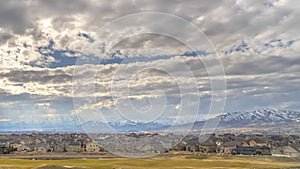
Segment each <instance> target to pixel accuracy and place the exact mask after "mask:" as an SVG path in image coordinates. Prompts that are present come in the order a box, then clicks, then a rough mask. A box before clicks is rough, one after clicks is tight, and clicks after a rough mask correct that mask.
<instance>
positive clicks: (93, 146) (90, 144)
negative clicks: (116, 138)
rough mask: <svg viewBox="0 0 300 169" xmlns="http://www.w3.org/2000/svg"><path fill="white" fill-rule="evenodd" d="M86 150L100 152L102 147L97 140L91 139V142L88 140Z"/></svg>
mask: <svg viewBox="0 0 300 169" xmlns="http://www.w3.org/2000/svg"><path fill="white" fill-rule="evenodd" d="M85 151H87V152H99V151H100V147H99V145H98V144H96V143H95V142H92V141H90V142H87V143H86V144H85Z"/></svg>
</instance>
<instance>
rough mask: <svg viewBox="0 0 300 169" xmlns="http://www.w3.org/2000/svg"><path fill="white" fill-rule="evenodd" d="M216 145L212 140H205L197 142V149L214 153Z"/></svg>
mask: <svg viewBox="0 0 300 169" xmlns="http://www.w3.org/2000/svg"><path fill="white" fill-rule="evenodd" d="M216 150H217V145H216V143H215V142H214V141H213V140H207V141H205V142H202V143H200V144H199V151H200V152H203V153H215V152H216Z"/></svg>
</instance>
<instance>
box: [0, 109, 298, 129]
mask: <svg viewBox="0 0 300 169" xmlns="http://www.w3.org/2000/svg"><path fill="white" fill-rule="evenodd" d="M210 120H212V121H213V122H219V123H218V127H225V128H226V127H235V128H239V127H249V126H252V127H254V128H255V127H257V128H259V127H262V126H272V125H273V126H275V127H278V125H279V124H280V127H282V128H284V127H286V126H289V127H292V128H293V126H299V124H300V111H289V110H274V109H270V108H265V109H259V110H255V111H237V112H228V113H224V114H221V115H219V116H216V117H215V118H212V119H208V120H206V121H198V122H196V123H185V124H178V123H175V121H174V120H171V119H166V120H162V121H155V122H149V123H143V122H131V121H120V122H97V121H87V122H80V121H78V119H77V118H76V117H74V116H69V117H51V116H50V117H49V118H45V120H43V121H39V122H33V121H31V122H25V121H24V122H15V123H14V122H2V123H1V124H0V129H1V130H0V131H28V130H43V131H53V130H54V129H55V130H56V131H70V132H73V131H83V129H85V131H94V130H95V132H96V131H97V132H110V131H115V132H137V131H155V130H164V129H166V128H169V127H171V126H173V127H177V128H178V129H185V128H187V127H186V126H190V125H192V126H193V125H194V127H193V130H201V129H202V127H203V125H205V122H207V121H210ZM82 127H83V128H82Z"/></svg>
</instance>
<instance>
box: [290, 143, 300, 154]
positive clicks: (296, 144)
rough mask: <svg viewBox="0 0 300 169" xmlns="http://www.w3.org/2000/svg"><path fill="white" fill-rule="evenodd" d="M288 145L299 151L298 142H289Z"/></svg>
mask: <svg viewBox="0 0 300 169" xmlns="http://www.w3.org/2000/svg"><path fill="white" fill-rule="evenodd" d="M290 146H291V147H292V148H294V149H295V150H297V151H298V152H300V144H298V143H294V144H290Z"/></svg>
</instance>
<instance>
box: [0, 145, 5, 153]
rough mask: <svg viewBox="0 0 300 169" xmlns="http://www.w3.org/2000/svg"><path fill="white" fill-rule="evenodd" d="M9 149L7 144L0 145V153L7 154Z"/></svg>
mask: <svg viewBox="0 0 300 169" xmlns="http://www.w3.org/2000/svg"><path fill="white" fill-rule="evenodd" d="M6 153H7V150H6V146H5V145H1V146H0V154H6Z"/></svg>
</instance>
